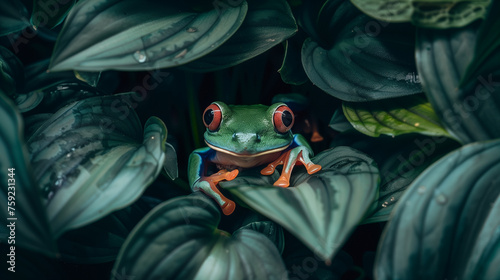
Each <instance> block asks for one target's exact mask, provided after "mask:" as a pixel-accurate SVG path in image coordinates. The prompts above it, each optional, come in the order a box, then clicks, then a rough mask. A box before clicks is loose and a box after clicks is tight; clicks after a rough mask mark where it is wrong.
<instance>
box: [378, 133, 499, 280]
mask: <svg viewBox="0 0 500 280" xmlns="http://www.w3.org/2000/svg"><path fill="white" fill-rule="evenodd" d="M499 155H500V141H498V140H496V141H488V142H479V143H474V144H470V145H467V146H464V147H463V148H461V149H459V150H457V151H455V152H453V153H451V154H449V155H448V156H446V157H444V158H442V159H441V160H439V161H438V162H436V163H435V164H433V165H432V166H430V167H429V168H428V169H426V171H425V172H424V173H422V174H421V175H420V176H419V177H418V178H417V179H416V180H415V181H414V182H413V183H412V185H411V186H410V187H409V189H408V190H407V191H406V193H405V195H404V196H403V197H402V198H401V200H400V201H399V203H398V205H397V206H396V208H395V209H394V211H395V212H394V213H395V215H394V216H393V217H392V219H391V221H390V222H389V225H388V227H387V228H386V232H385V235H384V237H383V239H382V241H381V243H380V245H379V252H378V256H377V261H376V264H375V267H376V278H377V279H498V278H499V277H500V270H498V261H499V260H500V247H499V246H498V244H500V231H499V229H500V215H498V213H499V211H500V185H499V183H500V182H499V180H498V174H499V172H500V161H499V159H500V157H499Z"/></svg>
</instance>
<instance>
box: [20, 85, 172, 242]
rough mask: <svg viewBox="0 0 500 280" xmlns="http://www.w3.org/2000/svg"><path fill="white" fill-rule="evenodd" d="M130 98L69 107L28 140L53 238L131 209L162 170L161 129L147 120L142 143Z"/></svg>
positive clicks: (88, 101)
mask: <svg viewBox="0 0 500 280" xmlns="http://www.w3.org/2000/svg"><path fill="white" fill-rule="evenodd" d="M130 98H132V95H131V94H121V95H113V96H102V97H101V96H97V97H92V98H87V99H84V100H81V101H77V102H74V103H70V104H68V105H66V106H65V107H63V108H61V109H59V110H58V111H57V112H55V114H53V115H52V116H51V117H50V118H49V119H48V120H46V121H45V122H44V123H43V124H42V125H41V126H40V127H39V128H38V129H37V130H36V132H35V133H34V134H33V135H31V137H30V138H29V139H28V141H27V143H28V148H29V151H30V154H31V162H32V164H33V169H34V175H35V177H36V179H37V181H38V182H39V185H40V188H41V189H42V192H43V195H44V199H45V201H46V205H47V213H48V216H49V221H50V223H51V225H52V227H53V229H54V234H55V235H56V236H59V235H60V234H62V233H63V232H64V231H67V230H69V229H73V228H78V227H81V226H84V225H86V224H89V223H91V222H93V221H96V220H98V219H100V218H102V217H104V216H106V215H107V214H109V213H111V212H112V211H115V210H117V209H121V208H123V207H125V206H127V205H129V204H131V203H132V202H133V201H135V200H136V199H137V198H138V197H139V196H140V195H141V193H142V192H143V191H144V189H145V188H146V187H147V186H148V185H149V184H150V183H151V182H152V181H153V180H154V179H155V178H156V176H157V175H158V174H159V172H160V170H161V168H162V167H163V163H164V160H165V157H166V156H165V147H164V145H165V140H166V134H167V131H166V128H165V125H164V124H163V122H162V121H161V120H160V119H158V118H155V117H151V118H150V119H149V120H148V121H147V123H146V125H145V129H144V135H143V140H142V143H141V139H140V135H141V125H140V122H139V119H138V117H137V115H136V114H135V112H134V111H133V110H132V109H131V107H130V105H129V102H130Z"/></svg>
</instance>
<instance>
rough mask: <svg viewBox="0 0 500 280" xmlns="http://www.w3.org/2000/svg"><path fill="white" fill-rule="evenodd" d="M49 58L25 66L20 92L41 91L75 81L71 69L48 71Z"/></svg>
mask: <svg viewBox="0 0 500 280" xmlns="http://www.w3.org/2000/svg"><path fill="white" fill-rule="evenodd" d="M48 69H49V60H48V59H46V60H42V61H39V62H36V63H33V64H30V65H28V66H26V68H25V76H26V78H25V81H26V82H25V84H24V88H23V90H22V93H24V94H28V93H32V92H34V91H42V90H45V89H46V88H49V87H52V86H54V85H57V84H60V83H66V82H77V81H78V79H77V78H76V77H75V74H74V73H73V71H61V72H49V71H48Z"/></svg>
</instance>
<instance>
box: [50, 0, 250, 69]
mask: <svg viewBox="0 0 500 280" xmlns="http://www.w3.org/2000/svg"><path fill="white" fill-rule="evenodd" d="M217 3H219V2H217ZM246 11H247V4H246V2H245V1H242V2H241V3H240V5H239V6H236V7H232V6H230V5H227V4H226V5H224V6H222V7H219V6H217V5H216V6H215V8H214V9H211V10H210V11H206V12H193V11H192V10H191V9H190V8H189V7H187V5H186V3H184V2H171V1H168V2H158V1H150V0H145V1H140V0H126V1H119V0H89V1H80V2H78V3H77V4H76V5H75V6H74V7H73V9H72V10H71V12H70V14H69V15H68V17H67V19H66V21H65V24H64V27H63V30H62V31H61V34H60V36H59V38H58V40H57V44H56V46H55V49H54V53H53V55H52V61H51V66H50V69H51V70H53V71H61V70H69V69H72V70H81V71H102V70H106V69H116V70H150V69H158V68H166V67H172V66H177V65H181V64H185V63H187V62H190V61H192V60H195V59H197V58H200V57H202V56H204V55H206V54H208V53H210V52H212V51H213V50H215V49H216V48H218V47H219V46H220V45H222V43H224V42H225V41H226V40H228V39H229V38H230V37H231V36H232V35H233V34H234V32H236V30H237V29H238V28H239V27H240V25H241V23H242V22H243V19H244V18H245V15H246Z"/></svg>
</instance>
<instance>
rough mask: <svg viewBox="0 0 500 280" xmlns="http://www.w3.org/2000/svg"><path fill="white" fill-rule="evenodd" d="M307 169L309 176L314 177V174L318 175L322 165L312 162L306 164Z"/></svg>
mask: <svg viewBox="0 0 500 280" xmlns="http://www.w3.org/2000/svg"><path fill="white" fill-rule="evenodd" d="M305 167H306V170H307V173H308V174H309V175H312V174H314V173H316V172H318V171H320V170H321V165H319V164H314V163H312V162H309V163H307V164H305Z"/></svg>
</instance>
